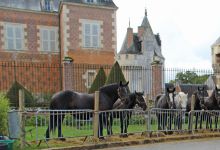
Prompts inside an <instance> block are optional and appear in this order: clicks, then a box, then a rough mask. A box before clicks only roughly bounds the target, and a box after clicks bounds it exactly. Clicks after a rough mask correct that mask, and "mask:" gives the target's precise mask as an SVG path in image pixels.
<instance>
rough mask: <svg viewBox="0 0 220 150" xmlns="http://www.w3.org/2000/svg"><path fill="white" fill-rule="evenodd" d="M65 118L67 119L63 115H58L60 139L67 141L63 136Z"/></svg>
mask: <svg viewBox="0 0 220 150" xmlns="http://www.w3.org/2000/svg"><path fill="white" fill-rule="evenodd" d="M61 113H62V112H61ZM64 117H65V115H63V114H59V115H58V138H59V139H60V140H62V141H63V140H65V138H63V134H62V122H63V120H64Z"/></svg>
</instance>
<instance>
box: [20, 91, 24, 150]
mask: <svg viewBox="0 0 220 150" xmlns="http://www.w3.org/2000/svg"><path fill="white" fill-rule="evenodd" d="M23 113H24V90H23V89H20V90H19V117H20V143H21V145H20V148H21V149H24V146H25V123H24V121H23Z"/></svg>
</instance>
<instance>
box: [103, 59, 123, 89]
mask: <svg viewBox="0 0 220 150" xmlns="http://www.w3.org/2000/svg"><path fill="white" fill-rule="evenodd" d="M120 81H122V82H123V83H125V82H126V80H125V77H124V74H123V72H122V70H121V67H120V66H119V64H118V62H117V61H116V62H115V64H114V65H113V67H112V68H111V71H110V73H109V75H108V78H107V80H106V82H105V84H106V85H107V84H112V83H119V82H120Z"/></svg>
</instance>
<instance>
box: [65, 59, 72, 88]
mask: <svg viewBox="0 0 220 150" xmlns="http://www.w3.org/2000/svg"><path fill="white" fill-rule="evenodd" d="M63 90H73V59H72V58H70V57H65V58H64V60H63Z"/></svg>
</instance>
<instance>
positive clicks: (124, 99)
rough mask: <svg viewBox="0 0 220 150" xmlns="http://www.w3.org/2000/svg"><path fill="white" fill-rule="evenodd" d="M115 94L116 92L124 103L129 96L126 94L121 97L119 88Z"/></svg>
mask: <svg viewBox="0 0 220 150" xmlns="http://www.w3.org/2000/svg"><path fill="white" fill-rule="evenodd" d="M117 92H118V97H119V98H120V99H121V101H126V99H128V98H129V95H128V94H126V96H124V97H121V94H120V91H119V88H118V89H117Z"/></svg>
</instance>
